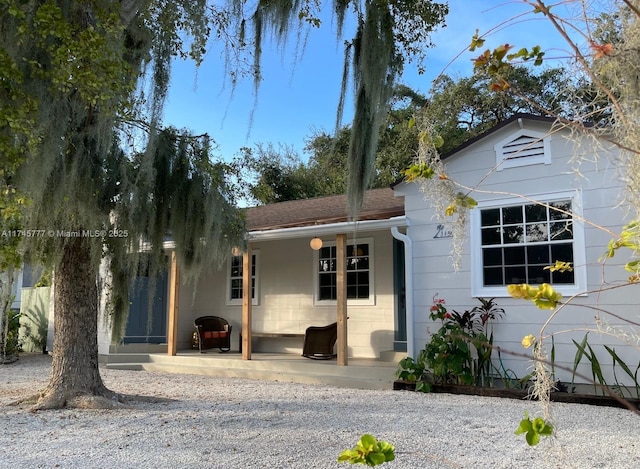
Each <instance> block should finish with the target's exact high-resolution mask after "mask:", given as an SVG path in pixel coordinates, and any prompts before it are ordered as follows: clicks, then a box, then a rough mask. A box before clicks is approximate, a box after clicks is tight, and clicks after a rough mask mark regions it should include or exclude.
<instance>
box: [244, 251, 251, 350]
mask: <svg viewBox="0 0 640 469" xmlns="http://www.w3.org/2000/svg"><path fill="white" fill-rule="evenodd" d="M252 258H253V254H252V252H251V243H247V250H246V251H245V253H244V254H243V255H242V359H243V360H251V304H252V301H251V300H252V298H251V290H252V288H251V287H252V285H251V266H252V262H251V261H252Z"/></svg>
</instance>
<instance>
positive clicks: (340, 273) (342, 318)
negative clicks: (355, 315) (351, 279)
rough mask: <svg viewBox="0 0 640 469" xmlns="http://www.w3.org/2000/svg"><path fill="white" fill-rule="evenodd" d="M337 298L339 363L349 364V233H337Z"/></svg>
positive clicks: (342, 364) (341, 364)
mask: <svg viewBox="0 0 640 469" xmlns="http://www.w3.org/2000/svg"><path fill="white" fill-rule="evenodd" d="M336 287H337V292H336V296H337V298H336V300H337V304H338V311H337V313H338V365H340V366H347V362H348V359H347V351H348V348H347V235H346V234H338V235H336Z"/></svg>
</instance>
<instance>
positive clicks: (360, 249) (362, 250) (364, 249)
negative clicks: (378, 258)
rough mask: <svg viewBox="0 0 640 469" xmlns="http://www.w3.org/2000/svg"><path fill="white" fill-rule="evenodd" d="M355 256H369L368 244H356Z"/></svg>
mask: <svg viewBox="0 0 640 469" xmlns="http://www.w3.org/2000/svg"><path fill="white" fill-rule="evenodd" d="M356 255H357V256H368V255H369V245H368V244H358V246H357V248H356Z"/></svg>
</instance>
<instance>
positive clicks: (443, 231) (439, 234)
mask: <svg viewBox="0 0 640 469" xmlns="http://www.w3.org/2000/svg"><path fill="white" fill-rule="evenodd" d="M441 238H453V232H452V231H451V229H450V228H447V227H446V226H444V225H438V226H436V234H435V235H434V237H433V239H441Z"/></svg>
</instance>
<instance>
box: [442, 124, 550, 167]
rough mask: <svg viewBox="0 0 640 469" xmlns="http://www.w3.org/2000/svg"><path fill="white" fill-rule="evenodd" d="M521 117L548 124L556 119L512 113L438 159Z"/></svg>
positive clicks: (444, 157) (446, 156) (450, 154)
mask: <svg viewBox="0 0 640 469" xmlns="http://www.w3.org/2000/svg"><path fill="white" fill-rule="evenodd" d="M521 119H522V120H530V121H538V122H547V123H549V124H553V123H554V122H555V121H556V120H557V119H556V118H555V117H546V116H538V115H535V114H526V113H518V114H514V115H513V116H511V117H509V118H508V119H506V120H503V121H502V122H499V123H497V124H496V125H494V126H493V127H491V128H490V129H489V130H485V131H484V132H482V133H481V134H478V135H476V136H475V137H473V138H470V139H469V140H466V141H464V142H463V143H461V144H460V145H458V146H457V147H455V148H452V149H451V150H449V151H448V152H446V153H444V154H443V155H442V156H441V157H440V159H442V160H444V159H446V158H448V157H450V156H452V155H455V154H456V153H458V152H459V151H461V150H463V149H465V148H467V147H469V146H471V145H473V144H474V143H476V142H477V141H479V140H482V139H483V138H485V137H487V136H488V135H491V134H492V133H494V132H497V131H498V130H500V129H502V128H503V127H506V126H508V125H509V124H511V123H513V122H515V121H518V120H521Z"/></svg>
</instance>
